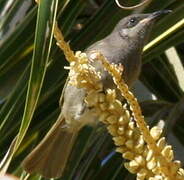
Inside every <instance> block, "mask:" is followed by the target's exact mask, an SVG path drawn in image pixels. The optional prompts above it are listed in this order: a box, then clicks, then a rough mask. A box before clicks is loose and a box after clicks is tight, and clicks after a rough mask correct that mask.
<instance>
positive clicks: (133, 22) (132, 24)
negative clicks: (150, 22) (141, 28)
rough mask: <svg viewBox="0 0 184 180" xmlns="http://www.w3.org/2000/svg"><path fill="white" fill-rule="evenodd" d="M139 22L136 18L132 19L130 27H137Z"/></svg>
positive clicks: (129, 23)
mask: <svg viewBox="0 0 184 180" xmlns="http://www.w3.org/2000/svg"><path fill="white" fill-rule="evenodd" d="M137 22H138V21H137V18H135V17H133V18H131V19H130V20H129V22H128V27H129V28H131V27H133V26H135V25H136V24H137Z"/></svg>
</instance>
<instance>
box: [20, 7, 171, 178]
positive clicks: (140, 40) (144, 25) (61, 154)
mask: <svg viewBox="0 0 184 180" xmlns="http://www.w3.org/2000/svg"><path fill="white" fill-rule="evenodd" d="M169 12H170V10H160V11H156V12H153V13H147V14H133V15H129V16H127V17H125V18H123V19H121V20H120V21H119V22H118V24H117V25H116V26H115V28H114V29H113V31H112V32H111V33H110V34H109V35H107V36H106V37H105V38H104V39H102V40H100V41H97V42H96V43H94V44H92V45H91V46H90V47H89V48H87V49H86V50H85V51H84V52H85V53H86V54H87V57H88V58H90V57H91V54H92V53H93V52H94V51H97V52H100V53H101V54H102V55H103V56H105V57H106V59H107V60H108V61H109V62H110V63H114V64H121V65H122V66H123V68H124V71H123V74H122V76H123V79H124V80H125V82H126V84H127V85H128V86H129V87H131V86H132V85H133V83H134V82H135V81H136V80H137V79H138V77H139V74H140V71H141V64H142V63H141V56H142V52H143V47H144V45H145V44H146V43H147V42H148V38H149V36H150V32H151V30H152V27H153V25H154V23H155V21H156V20H157V19H158V18H159V17H160V16H161V15H163V14H167V13H169ZM93 66H94V67H95V69H96V70H97V71H101V74H102V77H101V82H102V84H103V88H104V89H107V88H115V84H114V83H113V80H112V77H111V76H110V75H109V74H108V72H107V71H104V68H103V66H102V64H100V63H99V62H97V61H96V62H95V63H94V64H93ZM86 94H87V92H86V89H84V88H77V87H75V86H72V85H71V84H69V83H68V81H67V82H66V84H65V86H64V88H63V92H62V96H61V98H60V107H61V112H60V115H59V117H58V119H57V120H56V122H55V124H54V125H53V126H52V128H51V129H50V130H49V132H48V133H47V134H46V136H45V137H44V138H43V140H42V141H41V142H40V143H39V144H38V145H37V146H36V147H35V148H34V149H33V151H32V152H31V153H30V154H28V156H27V157H26V158H25V159H24V160H23V162H22V166H23V168H24V169H25V171H27V172H28V173H38V174H41V175H42V176H43V177H46V178H58V177H61V176H62V175H63V172H64V170H65V167H66V164H67V161H68V158H69V155H70V153H71V150H72V147H73V144H74V142H75V140H76V137H77V135H78V133H79V131H80V130H81V129H82V128H83V127H84V126H86V125H91V126H93V124H97V123H98V117H96V116H94V114H93V113H92V112H91V109H90V108H88V107H87V105H86V104H85V102H84V99H85V97H86Z"/></svg>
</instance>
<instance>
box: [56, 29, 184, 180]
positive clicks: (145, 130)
mask: <svg viewBox="0 0 184 180" xmlns="http://www.w3.org/2000/svg"><path fill="white" fill-rule="evenodd" d="M57 31H58V32H59V29H57ZM58 35H59V36H62V34H61V33H58ZM55 37H56V38H57V36H55ZM57 44H58V45H59V47H60V48H62V50H63V51H66V52H64V53H65V55H66V58H67V60H68V61H69V62H70V68H69V69H70V73H69V78H70V81H69V83H71V84H72V85H74V86H76V87H78V88H85V89H86V90H87V96H86V99H85V102H86V104H87V105H88V106H89V107H93V108H94V109H95V113H96V114H98V115H99V120H100V121H101V122H103V123H105V124H106V125H107V129H108V131H109V133H110V134H111V135H112V136H113V140H114V144H115V145H116V146H117V149H116V151H117V152H120V153H122V157H123V158H125V159H128V160H129V162H126V163H125V164H124V165H125V167H126V168H127V169H128V170H129V171H130V172H131V173H136V174H137V179H138V180H143V179H149V180H167V179H168V180H169V179H171V180H181V179H184V170H183V169H182V168H181V165H180V162H179V161H174V160H173V158H174V156H173V151H172V147H171V146H169V145H167V144H166V141H165V138H164V137H161V138H160V135H161V132H162V129H160V128H159V127H157V126H155V127H153V128H151V129H150V130H149V127H148V126H147V125H146V123H145V121H144V117H143V116H142V113H141V109H140V106H139V104H138V102H137V100H136V98H135V97H134V96H133V94H132V93H131V92H130V91H129V89H128V86H127V85H126V84H125V83H124V81H123V80H122V77H121V72H122V70H123V67H122V66H118V65H114V64H109V63H108V61H107V60H106V59H105V57H103V56H102V55H101V54H99V53H94V54H93V55H92V56H93V57H91V59H98V60H100V61H101V62H102V64H103V65H104V68H105V69H107V70H108V71H109V73H110V74H111V75H112V77H113V80H114V82H115V84H116V85H117V88H118V89H119V90H120V91H121V93H122V95H123V97H124V98H125V99H126V100H127V102H128V103H129V105H130V107H131V111H132V114H133V116H134V119H135V120H136V121H132V120H131V116H130V112H129V110H127V108H126V105H124V106H123V105H122V104H121V102H120V101H119V100H118V99H117V98H116V91H115V90H113V89H108V90H106V92H104V93H102V91H101V90H102V87H103V84H102V83H101V82H100V77H101V76H100V73H98V72H96V70H95V68H94V67H93V66H92V65H91V64H90V60H89V59H88V58H87V56H86V54H85V53H81V52H77V53H76V54H75V56H74V53H73V52H72V51H71V50H70V47H69V45H68V44H67V43H65V41H64V38H63V37H60V40H59V41H58V43H57Z"/></svg>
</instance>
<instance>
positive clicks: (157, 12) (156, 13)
mask: <svg viewBox="0 0 184 180" xmlns="http://www.w3.org/2000/svg"><path fill="white" fill-rule="evenodd" d="M171 12H172V10H161V11H156V12H154V13H152V14H150V16H148V18H149V19H150V20H152V19H156V18H158V17H160V16H161V15H164V14H168V13H171Z"/></svg>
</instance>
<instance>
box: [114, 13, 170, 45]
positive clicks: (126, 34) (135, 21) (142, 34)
mask: <svg viewBox="0 0 184 180" xmlns="http://www.w3.org/2000/svg"><path fill="white" fill-rule="evenodd" d="M170 12H171V11H170V10H161V11H156V12H154V13H149V14H133V15H130V16H127V17H126V18H123V19H122V20H121V21H120V22H119V23H118V24H117V25H116V27H115V28H114V32H118V33H119V35H120V36H121V37H122V38H123V39H127V40H130V41H135V42H136V41H137V42H139V43H141V44H142V45H144V44H145V43H146V42H147V38H148V36H149V34H150V30H151V29H152V25H153V24H154V22H155V21H156V20H157V19H159V17H160V16H161V15H163V14H167V13H170Z"/></svg>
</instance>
